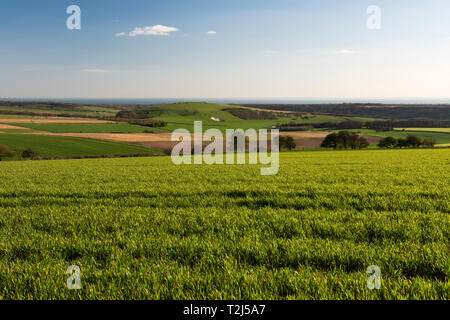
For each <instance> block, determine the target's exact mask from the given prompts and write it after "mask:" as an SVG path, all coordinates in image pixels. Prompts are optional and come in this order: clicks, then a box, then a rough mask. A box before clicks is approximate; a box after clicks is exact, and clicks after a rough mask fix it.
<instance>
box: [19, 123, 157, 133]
mask: <svg viewBox="0 0 450 320" xmlns="http://www.w3.org/2000/svg"><path fill="white" fill-rule="evenodd" d="M15 125H17V126H20V127H25V128H30V129H33V130H35V131H46V132H55V133H142V132H145V131H149V130H152V129H153V128H148V127H143V126H137V125H132V124H128V123H95V124H94V123H25V124H24V123H18V124H15Z"/></svg>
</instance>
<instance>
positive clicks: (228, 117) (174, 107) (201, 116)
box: [148, 102, 349, 132]
mask: <svg viewBox="0 0 450 320" xmlns="http://www.w3.org/2000/svg"><path fill="white" fill-rule="evenodd" d="M230 108H244V107H240V106H230V105H222V104H214V103H201V102H189V103H174V104H168V105H162V106H155V107H151V108H149V109H148V110H149V111H150V112H149V114H150V116H151V117H152V118H154V119H157V120H164V121H166V122H167V123H168V125H167V127H164V128H157V129H155V132H171V131H173V130H176V129H180V128H182V129H187V130H189V131H191V132H192V131H193V130H194V129H193V124H194V121H199V120H201V121H203V127H204V128H203V129H204V130H207V129H209V128H217V129H220V130H222V131H225V130H226V129H238V128H240V129H244V130H247V129H249V128H253V129H263V128H271V127H272V126H275V125H277V124H283V123H289V122H291V121H294V122H296V123H304V124H311V123H320V122H340V121H345V120H346V119H349V118H348V117H347V118H346V117H340V116H332V115H312V114H309V115H308V119H300V118H298V115H295V114H289V113H286V114H283V115H282V116H279V117H278V118H277V119H275V120H243V119H240V118H238V117H236V116H233V115H232V114H231V113H229V112H227V111H224V110H223V109H230ZM280 114H281V113H280ZM211 117H214V118H219V119H222V120H224V122H216V121H214V120H211Z"/></svg>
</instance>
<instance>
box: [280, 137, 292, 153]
mask: <svg viewBox="0 0 450 320" xmlns="http://www.w3.org/2000/svg"><path fill="white" fill-rule="evenodd" d="M295 147H296V145H295V142H294V138H292V137H291V136H280V149H282V148H285V149H288V150H289V151H291V150H292V149H295Z"/></svg>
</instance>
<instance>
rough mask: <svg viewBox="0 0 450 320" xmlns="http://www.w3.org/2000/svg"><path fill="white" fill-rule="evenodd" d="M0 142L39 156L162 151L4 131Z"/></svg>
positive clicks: (81, 139) (115, 143)
mask: <svg viewBox="0 0 450 320" xmlns="http://www.w3.org/2000/svg"><path fill="white" fill-rule="evenodd" d="M0 144H2V145H6V146H8V147H9V148H10V149H11V150H14V149H27V148H32V149H33V150H35V151H37V152H38V153H39V157H79V156H100V155H126V154H138V153H160V152H159V151H158V152H156V151H155V150H150V149H148V148H144V147H140V146H135V145H128V144H125V143H118V142H109V141H101V140H94V139H83V138H73V137H58V136H42V135H29V134H9V133H2V134H0ZM5 159H7V158H5Z"/></svg>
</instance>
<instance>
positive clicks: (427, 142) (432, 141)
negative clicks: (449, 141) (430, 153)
mask: <svg viewBox="0 0 450 320" xmlns="http://www.w3.org/2000/svg"><path fill="white" fill-rule="evenodd" d="M435 144H436V139H433V138H428V139H425V140H423V145H424V146H425V147H428V148H434V146H435Z"/></svg>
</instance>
